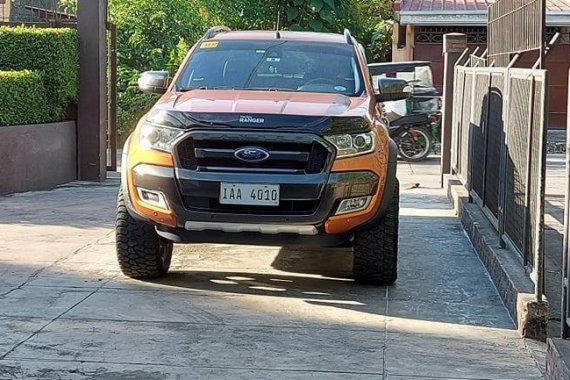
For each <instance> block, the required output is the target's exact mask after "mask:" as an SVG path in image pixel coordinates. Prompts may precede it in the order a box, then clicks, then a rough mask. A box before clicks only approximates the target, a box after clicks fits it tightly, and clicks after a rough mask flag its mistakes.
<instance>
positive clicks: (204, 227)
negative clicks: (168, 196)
mask: <svg viewBox="0 0 570 380" xmlns="http://www.w3.org/2000/svg"><path fill="white" fill-rule="evenodd" d="M184 228H185V229H186V230H188V231H223V232H259V233H262V234H268V235H275V234H298V235H317V234H318V231H317V228H316V227H315V226H297V225H282V224H243V223H215V222H186V223H185V224H184Z"/></svg>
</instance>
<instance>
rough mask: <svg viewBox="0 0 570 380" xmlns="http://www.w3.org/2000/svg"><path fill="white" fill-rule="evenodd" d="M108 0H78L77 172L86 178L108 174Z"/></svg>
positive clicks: (96, 178)
mask: <svg viewBox="0 0 570 380" xmlns="http://www.w3.org/2000/svg"><path fill="white" fill-rule="evenodd" d="M106 20H107V0H79V1H78V14H77V30H78V33H79V65H80V69H79V104H78V107H77V161H78V162H77V171H78V179H80V180H83V181H104V180H105V179H106V176H107V168H106V167H107V154H106V146H107V143H106V130H107V86H106V82H107V79H106V77H107V57H106V55H107V54H106V44H107V43H106V31H105V26H106V24H105V23H106Z"/></svg>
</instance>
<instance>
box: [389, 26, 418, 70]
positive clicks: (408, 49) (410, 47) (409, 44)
mask: <svg viewBox="0 0 570 380" xmlns="http://www.w3.org/2000/svg"><path fill="white" fill-rule="evenodd" d="M399 28H400V26H399V24H398V23H394V27H393V28H392V61H393V62H402V61H411V60H413V56H414V42H415V41H414V26H413V25H406V41H405V45H404V47H398V42H403V41H398V39H399Z"/></svg>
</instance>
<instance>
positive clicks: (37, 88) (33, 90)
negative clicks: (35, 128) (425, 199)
mask: <svg viewBox="0 0 570 380" xmlns="http://www.w3.org/2000/svg"><path fill="white" fill-rule="evenodd" d="M0 104H1V105H2V106H1V111H0V126H7V125H22V124H38V123H45V122H49V121H51V116H50V106H49V103H48V98H47V95H46V92H45V90H44V86H43V78H42V75H41V74H40V73H39V72H37V71H0Z"/></svg>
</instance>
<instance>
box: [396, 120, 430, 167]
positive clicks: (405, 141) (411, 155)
mask: <svg viewBox="0 0 570 380" xmlns="http://www.w3.org/2000/svg"><path fill="white" fill-rule="evenodd" d="M397 144H398V152H399V153H400V157H402V158H403V159H404V160H406V161H409V162H418V161H423V160H425V159H426V158H427V156H428V155H429V154H430V152H431V150H432V146H433V140H432V137H431V134H430V133H429V131H428V130H427V129H426V128H422V127H410V128H408V129H407V130H405V131H403V132H402V133H400V135H399V136H398V141H397Z"/></svg>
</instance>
